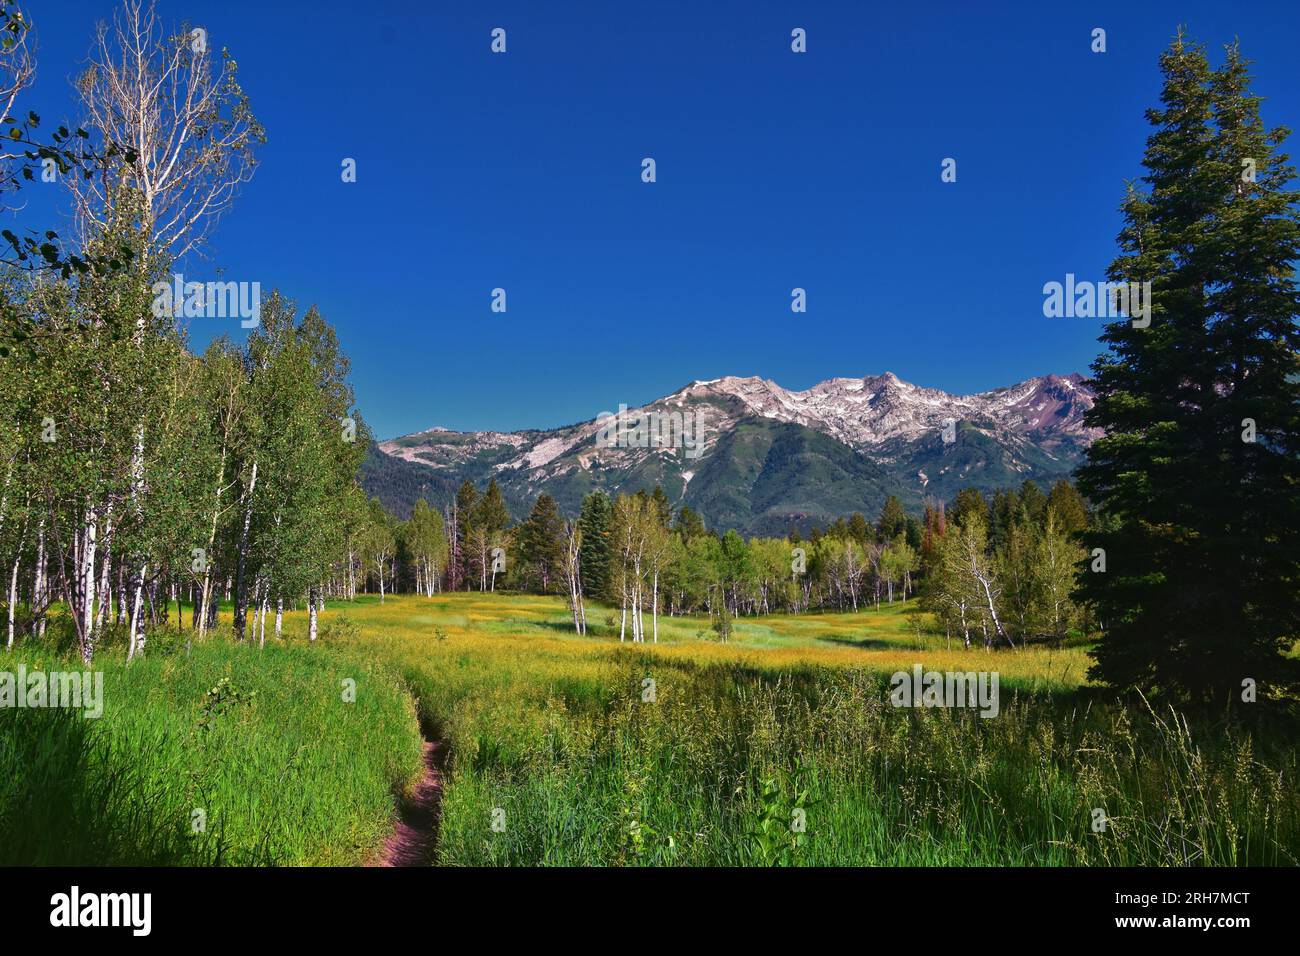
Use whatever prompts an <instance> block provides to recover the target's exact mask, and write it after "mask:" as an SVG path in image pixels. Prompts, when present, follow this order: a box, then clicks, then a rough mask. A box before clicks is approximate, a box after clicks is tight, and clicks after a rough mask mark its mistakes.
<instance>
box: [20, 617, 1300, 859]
mask: <svg viewBox="0 0 1300 956" xmlns="http://www.w3.org/2000/svg"><path fill="white" fill-rule="evenodd" d="M910 610H911V605H910V603H909V604H908V605H903V604H902V603H901V602H899V603H895V604H894V605H886V606H884V607H882V608H881V609H880V610H867V611H863V612H860V613H856V614H805V615H795V616H780V615H772V616H767V617H763V618H754V619H740V620H738V621H737V622H736V627H735V630H734V633H733V636H732V640H731V641H729V642H728V643H725V644H722V643H719V642H717V641H716V640H714V639H713V634H712V632H711V631H710V630H709V627H708V621H707V619H703V618H698V617H687V618H663V619H661V620H660V628H659V639H660V643H659V644H657V645H654V644H639V645H633V644H630V643H626V644H620V643H619V642H618V638H617V634H618V631H617V621H616V620H615V616H614V615H615V614H616V612H610V611H608V610H606V609H602V608H599V607H593V608H590V609H589V614H588V619H589V624H590V625H591V633H589V634H588V635H587V636H585V637H577V636H575V635H573V634H572V633H571V631H570V630H569V629H568V624H567V621H568V612H567V610H566V609H565V607H564V605H563V604H562V602H560V601H559V600H557V599H553V598H545V597H532V596H523V595H507V594H447V595H438V596H435V597H433V598H426V597H418V596H406V595H403V596H390V597H389V598H388V599H387V600H386V601H385V602H384V603H382V604H381V603H379V601H378V599H377V598H374V597H366V598H361V599H359V600H358V601H356V602H355V603H352V604H333V605H331V606H330V607H329V608H328V609H327V610H326V611H325V613H324V614H323V616H322V624H321V634H320V639H319V640H318V641H317V642H315V643H314V644H311V643H309V642H308V641H307V639H306V615H305V614H304V613H301V612H296V613H291V614H289V615H287V616H286V631H285V639H284V640H283V641H281V642H274V641H271V640H270V639H269V638H268V644H267V646H266V647H265V648H264V649H259V648H258V647H257V646H256V645H252V646H239V645H236V644H234V643H233V642H232V640H231V639H230V635H229V626H228V625H229V621H228V617H227V616H226V615H224V614H223V617H222V623H221V626H220V627H219V628H218V629H217V630H216V631H215V632H214V633H213V634H212V635H210V636H209V637H207V638H206V639H205V640H203V641H202V642H195V643H190V641H189V635H188V634H177V633H174V632H173V633H171V634H168V633H167V632H165V631H164V632H160V633H159V634H158V635H157V636H156V637H154V638H152V639H151V641H150V644H149V646H148V647H147V649H146V652H145V654H144V656H143V658H141V659H137V660H136V661H134V662H132V663H131V664H129V665H128V664H126V663H125V661H124V658H125V654H124V650H123V648H122V647H120V646H117V645H114V644H112V643H111V642H110V643H108V644H106V645H105V646H102V647H101V648H100V649H99V650H98V654H97V658H96V665H95V666H96V668H97V669H101V670H102V671H103V672H104V715H103V717H102V718H101V719H98V720H94V719H85V718H84V717H83V716H82V715H81V714H79V713H77V712H74V711H66V710H63V711H60V710H50V709H45V710H32V709H26V710H17V709H6V710H3V711H0V864H38V865H55V864H104V865H115V864H132V863H136V864H193V865H226V864H228V865H355V864H363V863H368V862H373V861H375V860H376V859H377V857H378V855H379V853H380V852H381V848H382V845H383V842H384V839H385V836H386V835H387V834H388V833H389V832H390V830H391V827H392V825H393V822H394V819H395V816H396V814H397V811H398V807H399V805H400V803H401V801H402V799H403V796H404V795H405V794H407V793H409V792H410V791H411V789H412V788H413V786H414V785H415V783H416V782H417V781H418V780H419V778H420V776H421V773H422V770H423V768H422V765H421V739H422V737H427V738H436V739H440V740H442V741H443V742H444V743H445V745H446V752H447V754H448V760H447V765H446V767H445V772H444V792H443V798H442V805H441V825H440V828H439V833H438V838H437V851H436V855H437V862H438V863H439V864H442V865H452V866H455V865H489V866H491V865H737V866H770V865H931V864H937V865H989V866H1006V865H1095V864H1100V865H1120V866H1124V865H1156V866H1185V865H1259V864H1264V865H1293V864H1295V862H1296V859H1297V856H1300V796H1298V793H1300V791H1298V790H1297V787H1296V779H1297V767H1296V753H1295V747H1294V743H1293V739H1294V735H1293V733H1292V732H1290V731H1288V730H1286V729H1284V728H1281V727H1271V728H1264V729H1261V728H1259V727H1254V728H1249V727H1246V726H1241V725H1236V724H1232V725H1226V724H1211V723H1193V724H1189V723H1187V722H1186V721H1184V720H1183V719H1182V718H1181V717H1180V716H1179V715H1177V714H1174V713H1171V712H1168V711H1166V710H1162V709H1161V708H1160V707H1159V706H1154V705H1148V704H1147V703H1146V702H1144V701H1142V700H1141V699H1136V700H1132V701H1128V702H1126V703H1124V704H1120V703H1118V702H1117V701H1116V700H1115V699H1114V698H1113V696H1111V695H1107V694H1104V693H1102V692H1100V691H1099V690H1097V689H1096V688H1091V687H1089V686H1087V684H1086V677H1085V675H1086V671H1087V667H1088V657H1087V648H1086V646H1084V645H1082V644H1080V643H1073V644H1072V643H1071V642H1066V643H1065V645H1064V646H1060V647H1054V646H1046V645H1043V646H1034V647H1030V648H1027V649H1022V650H999V651H995V652H988V651H985V650H983V649H980V650H970V651H967V650H963V649H960V648H958V647H949V646H948V644H947V643H946V642H945V641H944V639H943V637H942V635H938V636H936V635H934V634H931V633H928V631H927V622H925V621H924V620H923V619H921V618H919V617H917V616H915V615H914V614H911V613H909V612H910ZM54 630H56V631H57V629H54ZM3 661H4V663H3V664H0V670H8V671H14V670H15V669H16V668H17V667H18V665H19V663H22V664H23V665H25V666H26V668H27V669H28V670H29V671H31V670H44V671H54V670H69V669H74V668H76V666H77V662H76V658H75V656H73V655H72V654H71V653H70V651H69V650H67V649H64V648H61V647H59V646H57V645H56V644H53V643H52V644H50V645H33V644H31V643H26V644H20V645H19V646H18V648H17V649H16V650H15V651H14V652H12V653H10V654H9V655H7V656H5V657H4V658H3ZM917 663H920V664H922V665H924V667H925V668H926V669H927V670H937V671H978V672H985V671H989V672H991V671H996V672H997V673H998V674H999V678H1000V704H999V713H998V715H997V716H996V717H994V718H983V717H981V716H980V715H979V713H978V711H977V710H974V709H960V708H952V709H947V708H933V709H929V708H899V707H894V706H892V705H891V703H890V700H889V691H890V687H889V678H890V675H891V674H893V673H894V672H895V671H900V670H902V671H910V670H911V668H912V666H913V665H914V664H917Z"/></svg>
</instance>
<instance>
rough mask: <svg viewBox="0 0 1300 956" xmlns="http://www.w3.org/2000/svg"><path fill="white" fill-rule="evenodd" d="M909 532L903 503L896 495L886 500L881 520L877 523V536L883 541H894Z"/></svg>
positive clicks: (881, 510) (881, 512)
mask: <svg viewBox="0 0 1300 956" xmlns="http://www.w3.org/2000/svg"><path fill="white" fill-rule="evenodd" d="M906 530H907V512H906V511H904V510H903V503H902V502H901V501H899V500H898V498H897V497H896V496H895V495H890V496H889V497H888V498H886V499H885V505H884V507H883V508H881V509H880V520H879V521H878V522H877V523H876V534H877V537H878V539H879V540H881V541H893V540H894V539H895V538H896V537H898V536H899V535H900V534H902V533H903V532H904V531H906Z"/></svg>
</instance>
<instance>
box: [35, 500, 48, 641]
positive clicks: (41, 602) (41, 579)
mask: <svg viewBox="0 0 1300 956" xmlns="http://www.w3.org/2000/svg"><path fill="white" fill-rule="evenodd" d="M47 588H48V584H47V582H46V579H45V516H44V515H42V516H41V522H40V524H39V525H38V526H37V530H36V579H35V581H33V582H32V611H33V613H34V614H35V615H36V617H35V619H34V620H33V622H32V624H33V628H32V632H33V633H34V634H35V635H36V636H37V637H38V638H43V637H44V636H45V605H46V600H45V592H46V590H47Z"/></svg>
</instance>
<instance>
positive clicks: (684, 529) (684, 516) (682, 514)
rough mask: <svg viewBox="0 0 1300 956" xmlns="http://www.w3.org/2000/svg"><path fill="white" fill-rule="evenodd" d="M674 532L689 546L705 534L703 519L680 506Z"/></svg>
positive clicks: (692, 511) (685, 507)
mask: <svg viewBox="0 0 1300 956" xmlns="http://www.w3.org/2000/svg"><path fill="white" fill-rule="evenodd" d="M674 530H675V531H676V532H677V533H678V534H679V535H681V538H682V541H683V542H685V543H686V544H689V543H690V542H691V540H692V539H693V538H698V537H699V536H700V535H702V534H704V533H705V532H704V519H703V518H701V517H700V516H699V513H698V512H696V511H694V510H693V509H691V508H688V507H687V506H686V505H682V509H681V510H680V511H679V512H677V524H676V526H675V528H674ZM796 533H797V532H796Z"/></svg>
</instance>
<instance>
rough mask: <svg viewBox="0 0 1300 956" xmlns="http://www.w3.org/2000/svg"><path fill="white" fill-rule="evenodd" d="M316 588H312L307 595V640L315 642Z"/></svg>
mask: <svg viewBox="0 0 1300 956" xmlns="http://www.w3.org/2000/svg"><path fill="white" fill-rule="evenodd" d="M317 600H318V598H317V595H316V589H315V588H312V589H311V591H310V593H308V595H307V640H309V641H311V642H313V643H315V641H316V601H317Z"/></svg>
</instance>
